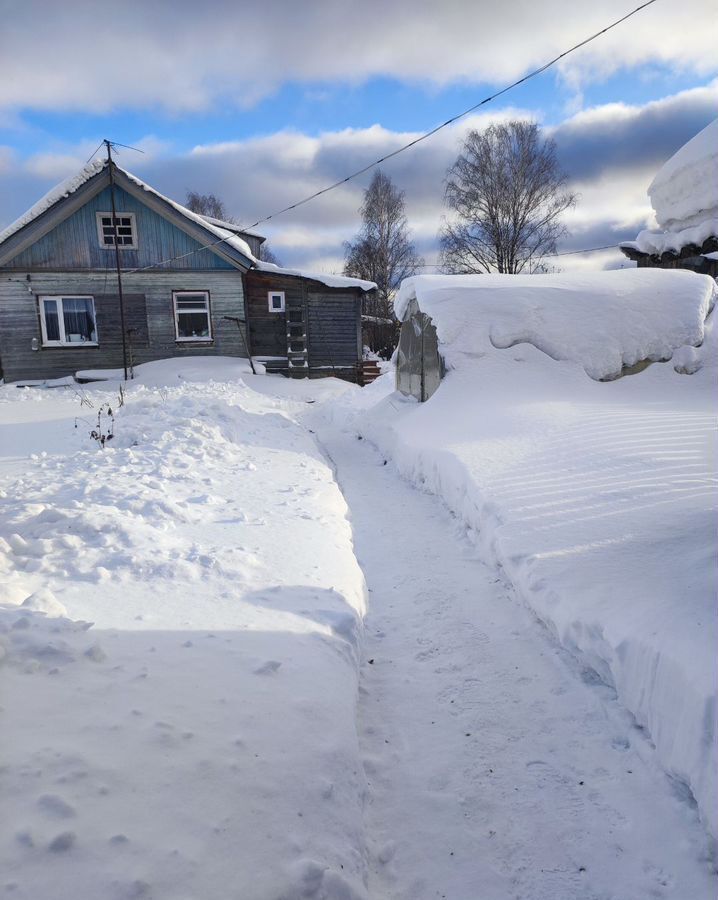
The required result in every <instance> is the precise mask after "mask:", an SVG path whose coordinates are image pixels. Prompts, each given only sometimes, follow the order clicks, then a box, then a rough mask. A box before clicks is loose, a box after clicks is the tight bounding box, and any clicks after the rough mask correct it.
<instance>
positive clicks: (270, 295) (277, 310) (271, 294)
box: [267, 291, 285, 313]
mask: <svg viewBox="0 0 718 900" xmlns="http://www.w3.org/2000/svg"><path fill="white" fill-rule="evenodd" d="M273 297H279V298H280V302H281V306H278V307H277V306H273V305H272V298H273ZM267 306H268V307H269V311H270V312H271V313H283V312H284V310H285V301H284V291H267Z"/></svg>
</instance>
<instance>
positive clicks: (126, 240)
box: [97, 212, 137, 250]
mask: <svg viewBox="0 0 718 900" xmlns="http://www.w3.org/2000/svg"><path fill="white" fill-rule="evenodd" d="M115 231H116V232H117V246H118V247H120V248H121V249H124V250H136V249H137V227H136V224H135V214H134V213H120V212H118V213H116V214H115V217H114V221H113V218H112V213H111V212H107V213H104V212H103V213H97V236H98V238H99V241H100V246H101V247H104V248H105V249H106V250H109V249H110V248H112V247H114V246H115Z"/></svg>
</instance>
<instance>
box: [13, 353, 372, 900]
mask: <svg viewBox="0 0 718 900" xmlns="http://www.w3.org/2000/svg"><path fill="white" fill-rule="evenodd" d="M240 374H243V373H242V372H241V371H240V366H239V364H238V363H236V362H227V363H225V364H222V363H217V362H212V361H209V360H196V361H195V362H194V363H184V364H181V365H180V366H179V368H178V366H177V365H175V364H166V363H152V364H148V365H147V366H144V367H142V376H141V378H140V379H139V381H138V382H136V383H134V384H133V385H132V386H131V387H130V388H129V390H128V392H127V398H126V403H125V405H124V407H123V408H122V409H119V410H117V409H115V410H114V411H115V417H116V424H115V438H114V440H113V441H112V442H111V443H110V444H109V445H107V448H106V449H105V450H104V451H103V450H101V449H100V448H99V447H98V446H97V445H96V444H95V443H94V442H93V441H92V440H91V439H90V438H89V436H88V433H89V431H90V430H91V428H92V426H93V424H94V422H95V421H96V416H97V412H98V409H99V407H100V404H101V403H103V402H109V403H111V404H112V405H113V406H115V405H116V402H117V391H116V387H114V388H113V387H112V386H111V385H109V384H108V385H103V386H101V387H99V388H98V387H94V388H93V387H89V386H88V387H85V388H79V387H78V389H77V393H76V394H75V393H74V391H73V390H72V389H67V390H65V389H54V390H46V391H37V390H32V389H25V390H22V389H17V388H15V387H6V388H3V389H1V390H0V417H1V421H2V431H1V432H0V445H1V446H2V452H3V455H4V457H5V460H4V462H3V475H4V477H3V479H2V493H0V517H1V520H2V537H1V538H0V577H1V579H2V582H3V605H2V608H1V610H0V648H1V649H2V650H3V652H4V656H5V658H4V661H3V663H2V669H1V672H2V676H1V677H2V708H3V709H2V713H1V715H0V719H1V724H0V735H1V737H0V757H1V758H2V771H1V772H0V792H1V793H2V816H0V871H1V872H2V876H1V882H2V889H3V890H4V891H6V892H7V896H13V897H17V898H23V900H78V898H91V897H92V898H108V900H109V898H112V900H114V898H150V897H151V898H155V900H156V898H163V900H164V898H167V900H189V898H197V900H199V898H202V900H211V898H217V900H220V898H221V900H225V898H227V897H229V896H233V897H242V898H256V900H267V898H280V897H281V898H287V900H288V898H294V897H305V896H323V895H325V894H326V895H329V896H337V897H339V896H343V897H352V896H355V895H356V892H357V891H360V890H362V885H363V875H364V859H363V846H364V844H363V835H362V832H361V795H362V791H363V790H364V783H363V779H362V777H361V775H360V772H361V768H360V764H359V756H358V745H357V739H356V728H355V700H356V693H357V650H358V635H359V632H360V628H361V617H362V615H363V612H364V606H365V588H364V580H363V575H362V572H361V570H360V568H359V566H358V565H357V562H356V560H355V557H354V553H353V549H352V539H351V529H350V526H349V524H348V522H347V520H346V517H345V514H346V505H345V502H344V500H343V497H342V495H341V493H340V492H339V489H338V488H337V486H336V483H335V481H334V478H333V474H332V470H331V468H330V467H329V465H328V464H327V462H326V461H325V459H324V458H323V456H322V454H321V453H320V452H319V450H318V449H317V447H316V444H315V443H314V440H313V439H312V436H311V435H310V434H308V433H307V431H306V430H305V429H303V428H301V427H299V426H298V425H296V424H295V423H294V422H292V421H291V419H290V418H288V416H287V415H286V414H285V412H284V411H283V409H282V401H280V400H275V399H271V398H268V397H265V396H262V395H260V394H258V393H256V392H254V391H252V390H250V389H249V388H246V387H244V386H243V384H242V382H241V381H238V380H237V377H238V375H240ZM178 376H180V377H178ZM208 378H214V379H221V381H215V382H210V381H208V380H207V379H208ZM195 379H199V381H196V380H195ZM333 384H334V383H329V382H326V383H323V384H322V385H321V386H319V385H317V386H316V387H315V388H314V390H313V392H314V394H315V396H316V394H317V393H321V391H322V390H324V391H325V392H326V390H327V389H330V390H331V388H332V385H333ZM288 387H290V388H291V387H293V385H288ZM334 389H335V390H336V389H339V390H341V389H343V388H341V387H340V386H337V387H335V388H334ZM295 393H297V392H296V391H295ZM82 398H85V403H84V404H83V405H81V400H82ZM88 402H89V403H91V404H92V406H91V407H90V406H88V405H87V403H88ZM294 405H305V404H304V403H303V402H302V401H301V395H299V400H298V401H295V403H294ZM75 416H81V417H82V419H84V420H85V421H79V423H78V425H79V427H78V428H77V430H76V429H75V427H74V424H75ZM28 454H30V455H29V456H28ZM89 623H94V624H92V625H91V626H90V624H89ZM322 892H324V893H322Z"/></svg>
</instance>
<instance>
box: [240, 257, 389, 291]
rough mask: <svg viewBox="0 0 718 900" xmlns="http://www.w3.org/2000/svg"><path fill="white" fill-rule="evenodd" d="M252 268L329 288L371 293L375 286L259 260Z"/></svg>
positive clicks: (370, 283)
mask: <svg viewBox="0 0 718 900" xmlns="http://www.w3.org/2000/svg"><path fill="white" fill-rule="evenodd" d="M254 268H255V269H257V270H258V271H260V272H267V273H268V274H270V275H271V274H275V275H293V276H297V277H301V278H308V279H310V280H312V281H319V282H320V283H321V284H324V285H326V286H327V287H331V288H343V287H346V288H358V289H359V290H361V291H373V290H375V289H376V284H374V282H373V281H364V280H363V279H361V278H350V277H349V276H348V275H327V274H326V273H324V272H307V271H305V270H304V269H286V268H284V267H282V266H275V264H274V263H269V262H264V260H261V259H258V260H256V264H255V266H254Z"/></svg>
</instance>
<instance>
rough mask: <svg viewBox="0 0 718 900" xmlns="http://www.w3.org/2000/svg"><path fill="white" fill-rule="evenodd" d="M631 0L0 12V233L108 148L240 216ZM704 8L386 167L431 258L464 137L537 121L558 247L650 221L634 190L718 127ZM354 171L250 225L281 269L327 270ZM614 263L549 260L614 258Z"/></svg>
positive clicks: (329, 2)
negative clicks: (558, 211)
mask: <svg viewBox="0 0 718 900" xmlns="http://www.w3.org/2000/svg"><path fill="white" fill-rule="evenodd" d="M636 5H638V0H603V2H601V3H596V2H595V0H591V2H587V0H575V2H573V3H570V4H569V3H567V2H565V0H502V2H501V3H495V2H491V3H489V2H485V0H462V2H456V0H444V2H442V3H441V4H437V3H436V2H435V0H432V2H429V0H411V2H410V0H362V2H361V3H357V2H355V0H352V2H349V0H315V2H307V3H297V2H296V0H291V2H287V0H269V2H263V3H257V2H253V3H248V2H241V0H233V2H223V0H205V2H204V3H202V4H197V3H196V2H193V3H189V2H186V0H171V2H169V0H152V2H151V3H150V2H147V0H144V2H136V0H124V2H122V3H120V4H114V5H112V6H108V7H107V8H104V7H103V8H100V7H98V5H97V3H96V2H94V0H93V2H86V0H65V2H63V3H56V2H53V0H44V2H43V0H0V15H1V16H2V19H1V20H0V21H1V24H0V229H2V228H3V227H5V226H6V225H8V224H10V222H12V221H13V220H14V219H15V218H17V217H18V216H20V215H21V214H22V213H23V212H24V211H25V210H26V209H27V208H29V207H30V206H31V205H32V204H33V203H35V202H36V201H37V200H38V199H39V198H40V197H41V196H42V195H43V194H44V193H45V192H46V191H48V190H49V189H50V188H51V187H53V186H54V185H55V184H56V183H57V182H59V181H61V180H62V179H64V178H66V177H68V176H70V175H72V174H73V173H74V172H76V171H77V170H78V169H79V168H80V167H82V165H84V164H85V162H86V161H87V160H88V158H89V157H91V155H92V154H93V153H94V152H95V150H96V148H97V146H98V144H100V142H101V141H102V139H103V138H109V139H111V140H113V141H117V142H119V143H122V144H128V145H131V146H133V147H136V148H139V149H141V150H142V151H144V152H143V153H139V152H136V151H133V150H122V149H120V154H119V156H118V158H117V162H118V164H119V165H121V166H123V167H124V168H126V169H128V170H129V171H131V172H133V173H135V174H136V175H138V176H139V177H140V178H142V179H144V180H145V181H147V182H148V183H149V184H151V185H152V186H153V187H154V188H155V189H157V190H158V191H160V192H161V193H163V194H166V195H167V196H169V197H171V198H172V199H174V200H177V201H179V202H184V200H185V197H186V194H187V191H189V190H193V191H198V192H199V193H214V194H216V195H217V196H218V197H220V198H221V199H222V200H223V201H224V203H225V206H226V208H227V210H228V212H229V214H230V215H231V216H233V217H234V218H235V219H236V220H237V221H238V222H240V223H242V224H245V225H248V224H251V223H253V222H255V221H256V220H257V219H260V218H263V217H264V216H266V215H269V214H271V213H273V212H274V211H276V210H278V209H281V208H282V207H284V206H286V205H288V204H290V203H292V202H294V201H296V200H299V199H301V198H303V197H305V196H306V195H308V194H310V193H312V192H313V191H315V190H318V189H320V188H322V187H324V186H326V185H327V184H329V183H332V182H333V181H336V180H337V179H339V178H343V177H344V176H346V175H347V174H349V173H351V172H353V171H355V170H356V169H359V168H361V167H363V166H364V165H366V164H367V163H369V162H371V161H372V160H374V159H376V158H378V157H380V156H382V155H384V154H385V153H386V152H388V151H391V150H393V149H395V148H397V147H399V146H401V145H402V144H404V143H406V142H407V141H409V140H411V139H413V138H414V137H416V136H418V135H419V134H421V133H423V132H425V131H428V130H429V129H431V128H433V127H435V126H436V125H437V124H439V123H441V122H443V121H445V120H446V119H448V118H450V117H452V116H454V115H456V114H457V113H460V112H462V111H463V110H465V109H467V108H469V107H471V106H473V105H474V104H476V103H478V102H479V101H480V100H482V99H483V98H484V97H486V96H487V95H489V94H491V93H493V92H495V91H496V90H497V89H500V88H502V87H504V86H505V85H507V84H508V83H510V82H512V81H513V80H515V79H517V78H520V77H521V76H523V75H525V74H526V73H527V72H529V71H531V70H532V69H534V68H536V67H538V66H540V65H542V64H543V63H545V62H546V61H547V60H549V59H551V58H552V57H554V56H556V55H557V54H559V53H561V52H562V51H564V50H566V49H567V48H568V47H570V46H572V45H574V44H576V43H577V42H579V41H581V40H582V39H584V38H585V37H587V36H588V35H590V34H592V33H594V32H595V31H598V30H600V29H601V28H603V27H605V26H606V25H607V24H609V23H610V22H612V21H614V20H615V19H617V18H619V17H621V16H622V15H625V14H626V13H627V12H629V11H630V10H631V9H633V8H634V7H635V6H636ZM716 46H718V9H717V4H716V0H683V2H682V3H681V4H680V7H677V6H676V4H675V2H669V0H656V2H655V3H654V4H653V5H651V6H649V7H648V8H646V9H645V10H643V11H642V12H640V13H638V14H637V15H636V16H635V17H633V18H631V19H630V20H628V21H627V22H624V23H623V24H621V25H619V26H618V27H617V28H615V29H613V30H612V31H610V32H609V33H607V34H605V35H603V36H601V37H599V38H598V39H597V40H595V41H594V42H592V43H591V44H589V45H587V46H586V47H583V48H582V49H580V50H577V51H576V52H575V53H573V54H571V55H570V56H567V57H566V58H565V59H563V60H562V61H561V62H560V63H559V64H558V65H557V66H555V67H553V68H552V69H550V70H549V71H547V72H545V73H544V74H542V75H540V76H538V77H536V78H534V79H532V80H530V81H529V82H527V83H526V84H524V85H522V86H520V87H518V88H516V89H515V90H512V91H510V92H508V93H507V94H504V95H503V96H502V97H501V98H499V99H498V100H496V101H495V102H492V103H490V104H487V105H485V106H483V107H482V108H481V111H480V115H479V114H473V115H470V116H467V117H465V118H463V119H461V120H460V121H459V122H457V123H455V124H453V125H451V126H449V127H447V128H445V129H443V130H442V131H440V132H439V133H438V134H437V135H435V136H434V137H432V138H430V139H429V140H427V141H425V142H423V143H422V144H421V145H420V146H418V147H416V148H414V149H412V150H408V151H407V152H405V153H402V154H401V155H399V156H398V157H396V158H394V159H393V160H391V161H389V162H387V163H386V164H384V165H383V167H382V168H383V171H384V172H385V173H386V174H387V175H389V176H390V177H391V178H392V180H393V181H394V183H395V184H396V185H397V187H399V188H400V189H401V190H403V191H404V192H405V198H406V209H407V216H408V220H409V225H410V227H411V231H412V236H413V239H414V242H415V245H416V247H417V249H418V250H419V252H420V253H421V254H422V255H423V256H424V258H425V260H426V262H427V264H428V268H427V271H431V264H433V263H435V262H436V259H437V232H438V229H439V227H440V225H441V220H442V216H444V215H445V214H446V209H445V206H444V203H443V194H444V179H445V175H446V170H447V168H448V167H449V166H450V165H451V164H452V163H453V161H454V160H455V159H456V156H457V154H458V152H459V150H460V147H461V142H462V140H463V138H464V136H465V134H466V132H467V130H468V129H470V128H477V129H482V128H485V127H487V126H488V125H489V124H490V123H491V122H492V121H497V120H506V119H511V118H525V119H532V120H535V121H537V122H538V123H539V125H540V126H541V129H542V132H543V134H544V136H545V137H547V138H551V139H553V140H554V141H555V142H556V146H557V152H558V157H559V160H560V163H561V166H562V168H563V170H564V171H565V172H566V174H567V176H568V178H569V180H570V184H571V187H572V188H573V189H574V190H575V191H576V192H577V193H578V195H579V199H578V202H577V204H576V207H575V209H574V210H572V211H571V212H570V213H569V214H567V216H566V222H565V223H566V226H567V228H568V229H569V234H568V235H567V236H566V238H564V239H563V241H562V242H561V246H560V248H559V249H560V250H562V251H564V252H566V251H572V250H577V249H584V248H590V247H600V246H604V245H612V246H613V245H615V244H617V243H618V242H619V241H621V240H625V239H632V238H634V237H635V235H636V233H637V232H638V231H639V230H640V229H641V228H644V227H646V226H649V227H650V226H651V225H652V224H654V221H653V218H652V211H651V207H650V203H649V201H648V197H647V195H646V190H647V188H648V185H649V184H650V182H651V180H652V178H653V176H654V175H655V174H656V172H657V170H658V168H660V166H661V165H662V163H663V162H664V161H665V160H666V159H668V158H669V157H670V156H671V155H672V154H673V153H674V152H675V151H676V150H677V149H678V148H679V147H680V146H682V144H684V143H685V142H686V141H687V140H688V139H689V138H691V137H692V136H693V135H694V134H696V133H697V132H698V131H700V130H701V129H702V128H703V127H705V125H707V124H708V123H709V122H710V121H711V120H712V119H713V118H715V117H716V115H718V53H716V49H715V48H716ZM370 179H371V173H368V174H366V175H364V176H362V177H361V178H359V179H357V180H356V181H352V182H350V183H349V184H348V185H346V186H344V187H342V188H340V189H338V190H336V191H333V192H331V193H329V194H327V195H325V196H324V197H321V198H319V199H317V200H315V201H313V202H312V203H309V204H306V205H305V206H303V207H301V208H300V209H298V210H295V211H293V212H290V213H287V214H285V215H282V216H280V217H278V218H276V219H274V220H272V221H271V222H270V223H267V224H266V225H264V226H262V228H261V229H259V230H260V231H261V232H262V233H264V234H266V235H267V236H268V238H269V241H270V244H271V246H272V248H273V250H274V252H275V254H276V255H277V256H278V257H279V258H280V260H281V262H282V263H283V264H284V265H289V266H302V267H304V268H307V269H313V270H319V271H324V272H340V271H341V269H342V265H343V242H344V241H346V240H350V239H351V238H352V237H353V236H354V235H355V234H356V232H357V230H358V227H359V225H360V220H359V213H358V209H359V206H360V205H361V201H362V196H363V191H364V189H365V188H366V186H367V185H368V183H369V180H370ZM624 262H626V261H625V260H624V259H623V257H622V256H621V254H620V253H619V252H618V251H616V250H610V251H605V252H601V253H590V254H575V255H569V256H561V257H560V258H558V259H557V260H555V261H553V264H555V265H556V266H557V267H558V268H560V269H562V270H564V271H568V270H575V269H577V268H586V267H589V268H604V267H615V266H617V265H621V264H622V263H624Z"/></svg>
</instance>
